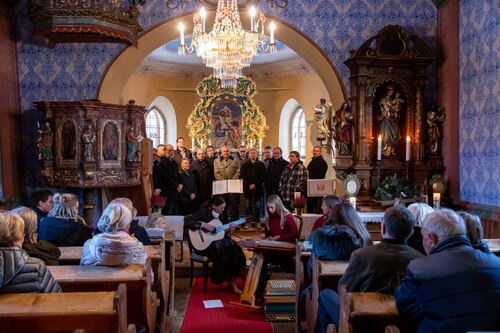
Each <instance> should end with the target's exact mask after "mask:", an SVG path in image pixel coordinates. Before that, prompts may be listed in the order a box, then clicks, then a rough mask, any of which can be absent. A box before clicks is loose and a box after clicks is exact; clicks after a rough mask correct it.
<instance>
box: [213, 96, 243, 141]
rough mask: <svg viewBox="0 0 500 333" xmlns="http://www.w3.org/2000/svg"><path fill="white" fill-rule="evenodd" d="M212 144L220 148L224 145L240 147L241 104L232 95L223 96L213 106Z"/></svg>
mask: <svg viewBox="0 0 500 333" xmlns="http://www.w3.org/2000/svg"><path fill="white" fill-rule="evenodd" d="M211 127H212V129H213V135H214V137H213V140H212V145H213V146H214V147H215V149H219V148H221V147H222V146H224V145H227V146H228V147H230V148H238V146H239V145H240V144H241V141H242V140H241V106H240V104H239V103H238V101H237V100H235V99H234V98H231V97H230V96H225V97H223V98H221V100H220V101H217V102H215V103H214V105H213V108H212V119H211Z"/></svg>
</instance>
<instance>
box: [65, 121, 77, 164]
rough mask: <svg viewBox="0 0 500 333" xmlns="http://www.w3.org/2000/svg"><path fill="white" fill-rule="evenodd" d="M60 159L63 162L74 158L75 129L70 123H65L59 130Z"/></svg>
mask: <svg viewBox="0 0 500 333" xmlns="http://www.w3.org/2000/svg"><path fill="white" fill-rule="evenodd" d="M61 139H62V140H61V141H62V147H61V157H62V159H63V160H74V159H75V157H76V129H75V124H73V122H72V121H69V120H68V121H65V122H64V124H63V126H62V130H61Z"/></svg>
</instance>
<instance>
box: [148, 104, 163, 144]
mask: <svg viewBox="0 0 500 333" xmlns="http://www.w3.org/2000/svg"><path fill="white" fill-rule="evenodd" d="M146 136H147V137H148V138H150V139H151V140H152V141H153V147H155V148H156V147H158V145H159V144H160V143H161V144H165V137H166V126H165V118H163V115H162V114H161V112H160V111H159V110H158V109H157V108H155V107H153V108H151V109H150V110H149V112H148V114H147V116H146Z"/></svg>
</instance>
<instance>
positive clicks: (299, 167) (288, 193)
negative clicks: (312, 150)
mask: <svg viewBox="0 0 500 333" xmlns="http://www.w3.org/2000/svg"><path fill="white" fill-rule="evenodd" d="M307 178H308V174H307V169H306V167H305V166H304V164H302V161H298V162H297V163H295V164H294V165H292V164H289V165H288V166H287V167H286V168H285V170H283V173H282V174H281V179H280V187H279V189H280V190H279V192H280V195H281V199H283V201H292V200H293V199H294V195H295V192H300V193H301V194H302V196H303V197H305V196H306V192H307Z"/></svg>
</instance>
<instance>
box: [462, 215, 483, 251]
mask: <svg viewBox="0 0 500 333" xmlns="http://www.w3.org/2000/svg"><path fill="white" fill-rule="evenodd" d="M458 215H460V217H461V218H462V219H463V220H464V222H465V228H466V229H467V238H468V239H469V240H470V242H471V244H472V247H473V248H475V249H476V250H479V251H482V252H484V253H491V251H490V248H489V246H488V244H487V243H486V242H485V241H483V226H482V225H481V219H480V218H479V216H477V215H473V214H470V213H467V212H464V211H460V212H458Z"/></svg>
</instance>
